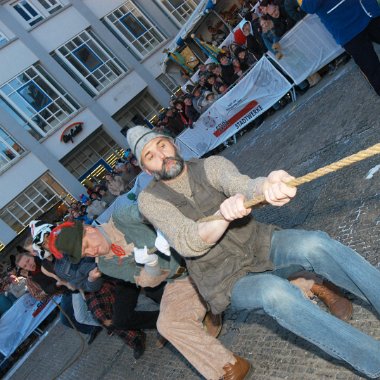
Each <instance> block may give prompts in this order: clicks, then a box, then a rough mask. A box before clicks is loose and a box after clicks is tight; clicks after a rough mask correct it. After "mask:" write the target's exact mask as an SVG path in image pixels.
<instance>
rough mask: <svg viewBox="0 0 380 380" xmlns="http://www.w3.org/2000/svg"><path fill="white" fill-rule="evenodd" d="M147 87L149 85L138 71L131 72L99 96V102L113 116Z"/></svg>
mask: <svg viewBox="0 0 380 380" xmlns="http://www.w3.org/2000/svg"><path fill="white" fill-rule="evenodd" d="M146 86H147V83H146V82H145V81H144V80H143V79H142V78H141V77H140V76H139V75H138V74H137V73H136V71H131V72H129V73H128V74H127V75H126V76H125V77H124V78H123V79H121V80H120V81H119V82H118V83H116V84H115V85H114V86H112V87H111V88H110V89H109V90H108V91H107V92H105V93H104V94H103V95H101V96H99V98H98V99H97V102H98V103H99V104H101V105H102V106H103V107H104V109H105V110H106V111H107V112H109V114H110V115H113V114H114V113H115V112H117V111H119V109H120V108H122V107H123V106H125V105H126V104H127V103H128V102H130V101H131V100H132V99H133V98H134V97H135V96H136V95H137V94H139V93H140V92H141V91H142V90H143V89H144V88H146Z"/></svg>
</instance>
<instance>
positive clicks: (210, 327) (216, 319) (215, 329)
mask: <svg viewBox="0 0 380 380" xmlns="http://www.w3.org/2000/svg"><path fill="white" fill-rule="evenodd" d="M222 327H223V321H222V314H218V315H214V314H212V313H211V311H208V312H207V313H206V315H205V317H204V319H203V328H204V329H205V330H206V331H207V332H208V333H209V334H210V335H211V336H213V337H214V338H217V337H218V336H219V334H220V332H221V331H222Z"/></svg>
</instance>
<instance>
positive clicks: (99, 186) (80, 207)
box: [63, 150, 141, 224]
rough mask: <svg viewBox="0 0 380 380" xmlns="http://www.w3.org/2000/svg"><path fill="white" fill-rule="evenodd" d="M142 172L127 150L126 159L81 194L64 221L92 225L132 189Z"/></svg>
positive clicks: (69, 208) (119, 160)
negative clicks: (121, 196)
mask: <svg viewBox="0 0 380 380" xmlns="http://www.w3.org/2000/svg"><path fill="white" fill-rule="evenodd" d="M140 171H141V169H140V168H139V166H138V162H137V160H136V158H135V157H134V156H133V155H132V154H131V153H130V151H129V150H127V151H126V153H125V155H124V157H123V158H119V159H118V160H117V162H116V164H115V167H114V169H113V170H112V171H110V172H106V173H105V175H104V177H103V179H102V180H100V181H99V182H97V183H95V184H93V185H92V186H91V187H89V188H88V189H87V194H81V195H80V196H79V200H75V201H73V202H72V203H71V204H70V206H69V207H68V210H67V213H66V215H65V216H64V218H63V219H64V220H65V221H73V220H82V221H83V222H84V223H86V224H91V223H92V222H93V221H94V219H96V218H97V217H98V216H99V215H101V214H102V213H103V212H104V211H105V210H106V209H107V208H108V207H109V206H110V204H111V203H112V202H113V201H114V200H115V199H116V197H118V196H119V195H122V194H125V193H126V192H128V191H129V190H130V189H131V188H132V186H133V181H134V179H135V178H136V176H137V175H138V174H139V173H140Z"/></svg>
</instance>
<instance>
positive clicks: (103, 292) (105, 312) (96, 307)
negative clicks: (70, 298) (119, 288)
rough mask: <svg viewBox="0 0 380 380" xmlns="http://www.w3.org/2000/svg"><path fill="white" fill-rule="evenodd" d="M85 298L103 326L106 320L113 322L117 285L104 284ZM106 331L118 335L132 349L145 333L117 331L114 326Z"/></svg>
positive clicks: (86, 294) (111, 283)
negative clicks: (135, 341)
mask: <svg viewBox="0 0 380 380" xmlns="http://www.w3.org/2000/svg"><path fill="white" fill-rule="evenodd" d="M85 296H86V303H87V306H88V308H89V310H90V311H91V313H92V314H93V316H94V317H95V318H96V319H97V320H98V321H99V322H100V323H102V324H103V322H104V321H106V320H112V315H113V307H112V305H113V304H114V303H115V284H114V283H113V282H104V283H103V286H102V287H101V288H100V290H98V291H97V292H93V293H85ZM105 327H106V326H105ZM106 329H107V330H108V331H109V332H113V333H115V334H116V335H118V336H119V337H120V338H121V339H122V340H123V341H124V342H125V343H126V344H127V345H128V346H129V347H132V348H135V343H134V340H135V339H136V338H137V337H139V336H140V337H143V336H144V333H143V332H142V331H140V330H123V329H115V328H114V327H112V326H110V327H106Z"/></svg>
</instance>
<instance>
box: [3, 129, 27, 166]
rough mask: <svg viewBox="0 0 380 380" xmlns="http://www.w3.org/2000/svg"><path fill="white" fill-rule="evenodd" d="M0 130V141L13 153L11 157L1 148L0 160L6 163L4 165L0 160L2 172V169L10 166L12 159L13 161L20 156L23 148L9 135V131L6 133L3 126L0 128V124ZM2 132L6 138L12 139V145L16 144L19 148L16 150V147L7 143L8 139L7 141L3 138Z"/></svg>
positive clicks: (23, 151)
mask: <svg viewBox="0 0 380 380" xmlns="http://www.w3.org/2000/svg"><path fill="white" fill-rule="evenodd" d="M0 131H1V132H2V133H0V143H1V144H4V145H5V146H6V148H7V149H8V150H9V151H10V152H11V153H12V154H13V155H14V157H13V158H10V157H8V156H7V155H6V154H5V153H4V152H3V151H2V150H0V158H1V161H2V162H4V161H6V163H5V164H4V165H3V164H2V162H0V172H2V171H4V170H6V169H7V168H8V167H9V166H10V164H11V163H12V161H14V160H16V159H17V158H19V157H21V156H22V155H23V154H24V153H25V150H24V149H23V148H22V146H21V145H20V144H19V143H18V142H17V141H16V140H15V139H14V138H13V137H12V136H11V135H9V133H7V132H6V131H5V130H4V129H3V128H1V126H0ZM2 134H4V135H6V136H7V138H8V140H12V142H13V145H14V144H17V145H18V146H19V147H20V150H19V151H17V150H16V149H14V147H13V145H9V141H7V140H6V139H4V137H3V136H2Z"/></svg>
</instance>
